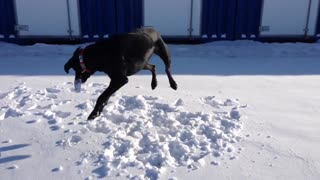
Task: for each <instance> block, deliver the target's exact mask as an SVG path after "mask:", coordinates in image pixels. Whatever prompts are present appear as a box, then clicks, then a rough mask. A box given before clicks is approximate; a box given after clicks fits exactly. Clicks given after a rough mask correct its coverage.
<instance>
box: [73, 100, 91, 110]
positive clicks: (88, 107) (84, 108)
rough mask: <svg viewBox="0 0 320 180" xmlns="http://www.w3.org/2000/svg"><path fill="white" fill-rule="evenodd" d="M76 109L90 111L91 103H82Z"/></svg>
mask: <svg viewBox="0 0 320 180" xmlns="http://www.w3.org/2000/svg"><path fill="white" fill-rule="evenodd" d="M76 107H77V108H79V109H82V110H87V109H92V103H91V102H90V101H86V102H84V103H81V104H78V105H77V106H76Z"/></svg>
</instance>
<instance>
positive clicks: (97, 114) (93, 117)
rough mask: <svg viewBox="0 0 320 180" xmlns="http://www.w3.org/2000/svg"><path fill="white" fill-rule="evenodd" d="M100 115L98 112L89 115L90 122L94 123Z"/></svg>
mask: <svg viewBox="0 0 320 180" xmlns="http://www.w3.org/2000/svg"><path fill="white" fill-rule="evenodd" d="M99 115H100V113H98V112H92V113H91V114H90V115H89V117H88V119H87V120H88V121H92V120H94V119H95V118H96V117H98V116H99Z"/></svg>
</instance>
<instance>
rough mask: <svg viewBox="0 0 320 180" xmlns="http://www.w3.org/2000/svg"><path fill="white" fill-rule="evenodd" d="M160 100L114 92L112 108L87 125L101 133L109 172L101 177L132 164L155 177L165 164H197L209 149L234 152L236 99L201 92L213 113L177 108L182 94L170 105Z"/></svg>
mask: <svg viewBox="0 0 320 180" xmlns="http://www.w3.org/2000/svg"><path fill="white" fill-rule="evenodd" d="M159 99H161V98H157V97H153V98H150V97H144V96H140V95H139V96H121V97H118V99H116V100H115V101H114V102H113V106H112V105H111V106H112V108H113V109H112V111H111V110H110V111H108V112H104V114H103V115H102V118H101V119H100V120H98V121H93V122H90V123H89V124H88V125H87V126H86V128H88V129H89V131H91V132H94V133H102V134H104V137H105V138H104V139H105V141H104V142H103V144H104V147H103V149H102V153H101V154H100V155H99V157H103V158H100V159H99V162H100V164H102V165H101V166H102V167H101V168H102V169H103V170H104V171H107V172H104V175H105V176H109V175H111V174H121V172H122V171H124V170H125V169H127V168H130V167H131V168H132V167H135V168H137V169H141V170H143V171H144V173H145V177H147V178H150V179H157V178H158V177H159V175H160V174H162V173H163V172H165V171H166V169H167V168H168V167H171V168H172V167H173V168H175V167H178V166H188V167H189V166H190V167H196V166H197V164H203V163H201V162H203V160H202V159H203V158H204V157H206V156H208V155H210V154H211V155H213V156H217V154H219V156H223V155H224V154H229V156H233V157H235V150H234V149H235V148H234V144H235V143H236V142H238V141H240V140H241V129H242V123H241V121H240V117H241V112H240V109H239V108H238V107H237V106H238V105H239V102H237V103H233V101H231V100H226V102H225V103H224V102H223V101H221V100H216V99H215V100H214V101H211V100H212V97H204V98H203V99H207V100H208V101H204V102H205V105H207V106H212V105H214V107H216V108H217V109H219V110H220V111H219V112H217V113H212V112H189V111H185V110H183V108H178V107H180V106H183V100H182V99H179V100H177V101H176V102H173V103H172V104H173V105H170V104H166V103H162V102H161V101H160V100H159ZM213 102H221V103H213ZM231 102H232V103H231ZM177 106H178V107H177ZM221 109H223V110H222V111H221ZM215 164H219V163H218V162H216V163H215ZM99 172H100V171H99ZM137 175H138V174H137ZM99 176H101V174H99Z"/></svg>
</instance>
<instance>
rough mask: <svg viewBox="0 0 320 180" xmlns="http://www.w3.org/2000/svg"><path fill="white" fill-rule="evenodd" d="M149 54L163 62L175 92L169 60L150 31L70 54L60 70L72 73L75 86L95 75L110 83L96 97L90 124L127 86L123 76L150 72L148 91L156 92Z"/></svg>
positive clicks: (153, 33) (165, 47) (163, 46)
mask: <svg viewBox="0 0 320 180" xmlns="http://www.w3.org/2000/svg"><path fill="white" fill-rule="evenodd" d="M153 53H155V54H157V55H158V56H160V57H161V59H162V60H163V62H164V64H165V67H166V73H167V76H168V78H169V83H170V86H171V88H172V89H174V90H176V89H177V84H176V82H175V81H174V79H173V78H172V75H171V72H170V66H171V58H170V54H169V51H168V48H167V46H166V44H165V43H164V41H163V40H162V38H161V36H160V34H159V33H158V32H157V31H155V30H154V29H152V28H143V29H138V30H137V31H135V32H132V33H128V34H123V35H114V36H112V37H110V38H109V39H107V40H105V41H101V42H97V43H95V44H92V45H89V46H87V47H85V48H83V49H81V48H78V49H77V50H76V51H75V52H74V53H73V56H72V57H71V59H70V60H69V61H68V62H67V63H66V64H65V66H64V70H65V71H66V73H69V70H70V68H73V69H74V71H75V82H76V81H81V82H82V83H84V82H86V81H87V79H88V78H89V77H90V76H91V75H92V74H94V73H95V72H96V71H102V72H104V73H106V74H108V76H109V77H110V79H111V82H110V84H109V87H108V88H107V89H106V90H105V91H104V92H103V93H102V94H101V95H100V96H99V98H98V100H97V102H96V105H95V107H94V109H93V111H92V112H91V114H90V115H89V117H88V120H93V119H94V118H96V117H97V116H99V115H100V114H101V112H102V110H103V107H104V106H105V105H106V104H107V102H108V100H109V98H110V96H111V95H112V94H113V93H115V92H116V91H117V90H118V89H120V88H121V87H122V86H123V85H125V84H126V83H128V78H127V76H131V75H133V74H135V73H137V72H138V71H140V70H142V69H145V70H150V71H151V72H152V81H151V88H152V89H155V88H156V86H157V79H156V69H155V66H154V65H152V64H149V63H148V61H149V59H150V58H151V56H152V54H153Z"/></svg>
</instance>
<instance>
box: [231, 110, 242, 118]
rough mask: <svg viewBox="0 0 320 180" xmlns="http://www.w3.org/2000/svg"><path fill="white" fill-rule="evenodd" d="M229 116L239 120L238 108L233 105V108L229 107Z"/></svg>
mask: <svg viewBox="0 0 320 180" xmlns="http://www.w3.org/2000/svg"><path fill="white" fill-rule="evenodd" d="M230 117H231V118H232V119H236V120H239V119H240V118H241V114H240V112H239V108H237V107H235V108H232V109H231V112H230Z"/></svg>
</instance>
